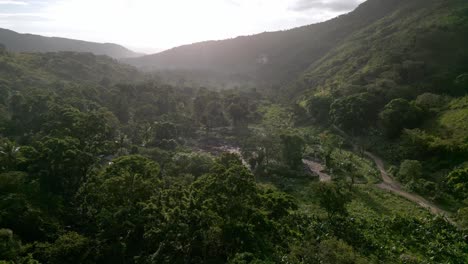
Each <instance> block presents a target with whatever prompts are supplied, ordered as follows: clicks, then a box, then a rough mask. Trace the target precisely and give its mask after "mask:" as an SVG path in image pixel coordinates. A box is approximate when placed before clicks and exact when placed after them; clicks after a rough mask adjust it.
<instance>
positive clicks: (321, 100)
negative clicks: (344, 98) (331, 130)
mask: <svg viewBox="0 0 468 264" xmlns="http://www.w3.org/2000/svg"><path fill="white" fill-rule="evenodd" d="M331 103H332V100H331V98H330V97H326V96H312V97H311V98H309V99H308V100H307V102H306V109H307V113H308V114H309V116H310V117H311V118H312V119H313V120H314V121H315V122H317V123H326V122H328V118H329V113H330V105H331Z"/></svg>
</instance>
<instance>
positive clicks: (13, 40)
mask: <svg viewBox="0 0 468 264" xmlns="http://www.w3.org/2000/svg"><path fill="white" fill-rule="evenodd" d="M0 43H1V44H3V45H5V47H6V48H7V49H8V50H10V51H13V52H58V51H74V52H90V53H93V54H96V55H107V56H109V57H112V58H116V59H121V58H130V57H137V56H140V55H141V54H139V53H136V52H133V51H131V50H129V49H127V48H125V47H123V46H120V45H117V44H112V43H96V42H88V41H82V40H75V39H66V38H57V37H43V36H39V35H32V34H20V33H17V32H15V31H11V30H8V29H2V28H0Z"/></svg>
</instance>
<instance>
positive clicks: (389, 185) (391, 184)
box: [364, 151, 454, 224]
mask: <svg viewBox="0 0 468 264" xmlns="http://www.w3.org/2000/svg"><path fill="white" fill-rule="evenodd" d="M364 154H365V155H366V156H368V157H369V158H371V159H372V160H373V161H374V162H375V164H376V165H377V168H378V169H379V171H380V175H381V176H382V180H383V182H382V183H380V184H377V187H378V188H380V189H382V190H387V191H389V192H392V193H395V194H397V195H399V196H402V197H404V198H406V199H408V200H410V201H412V202H415V203H417V204H418V205H419V206H421V207H424V208H426V209H428V210H429V211H430V212H431V213H432V214H435V215H441V216H443V217H445V218H446V219H447V221H449V222H450V223H452V224H453V223H454V222H453V221H452V220H451V219H450V218H449V216H450V214H449V213H448V212H447V211H445V210H443V209H441V208H440V207H438V206H436V205H435V204H433V203H431V202H429V201H428V200H426V199H424V198H423V197H421V196H420V195H417V194H414V193H409V192H407V191H405V190H403V188H402V186H401V184H400V183H398V182H396V181H395V180H394V179H393V178H392V177H391V176H390V175H388V173H387V171H386V170H385V166H384V162H383V161H382V159H380V158H379V157H377V156H376V155H374V154H372V153H370V152H367V151H365V152H364Z"/></svg>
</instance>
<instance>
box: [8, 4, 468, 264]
mask: <svg viewBox="0 0 468 264" xmlns="http://www.w3.org/2000/svg"><path fill="white" fill-rule="evenodd" d="M467 11H468V4H467V3H466V2H465V1H462V0H448V1H441V0H430V1H427V0H424V1H423V0H411V1H407V0H405V1H403V0H392V1H377V0H370V1H368V2H366V3H364V4H363V5H361V6H360V7H359V8H358V9H357V10H356V11H355V12H352V13H350V14H348V15H345V16H343V17H340V18H337V19H334V20H332V21H329V22H326V23H322V24H318V25H314V26H310V27H304V28H300V29H295V30H291V31H285V32H281V33H278V35H276V34H275V33H265V34H262V35H260V36H254V37H249V38H245V39H244V38H239V39H234V40H230V41H227V43H231V44H232V45H233V47H236V48H234V49H236V50H237V51H239V52H240V51H241V50H242V48H241V47H237V45H238V42H242V41H243V40H245V41H246V43H250V42H252V43H250V44H249V45H252V46H251V47H253V48H249V49H248V50H251V51H252V52H253V53H255V52H256V51H257V50H258V49H260V48H262V47H263V46H264V44H262V43H264V42H267V43H271V46H269V47H270V48H271V51H275V53H272V54H282V55H281V56H280V55H278V57H277V58H276V57H275V59H278V60H279V61H280V62H281V61H282V62H283V63H276V61H275V63H274V64H273V63H272V65H275V66H271V67H270V65H268V66H267V65H265V67H264V68H262V69H261V70H259V69H257V68H256V67H253V68H254V69H252V67H249V65H247V66H246V65H244V64H243V62H244V59H245V60H246V57H248V58H250V59H251V58H252V56H251V55H252V53H250V52H246V53H242V52H241V53H242V56H239V57H238V60H233V59H232V58H227V57H229V56H236V54H237V53H232V54H230V53H229V50H225V49H224V48H223V47H224V46H223V45H224V44H223V43H226V42H223V41H221V42H219V43H218V42H215V43H205V44H198V45H195V46H186V47H182V48H179V49H174V50H172V51H168V52H167V53H164V54H162V55H158V56H157V57H158V58H159V59H161V56H162V58H164V57H165V56H169V55H171V54H173V53H177V52H178V51H180V50H189V51H190V52H189V53H188V54H185V55H184V56H185V57H187V60H189V62H187V65H186V66H187V67H189V68H190V67H193V65H192V64H191V62H190V61H191V60H193V61H196V62H197V63H198V62H199V61H198V59H197V58H198V54H201V53H203V52H200V50H204V49H205V48H206V49H208V47H213V46H214V47H215V48H214V50H213V51H212V53H210V54H211V55H210V56H215V57H216V56H218V55H219V56H220V57H219V58H218V59H217V61H215V62H213V63H212V65H210V66H211V67H215V68H217V69H219V70H220V71H227V70H230V67H232V65H237V67H240V68H241V69H242V71H246V72H247V73H249V74H252V75H257V76H256V77H258V79H256V81H260V82H259V83H262V81H261V80H265V79H264V78H265V76H267V77H268V76H273V75H274V76H275V78H273V77H272V78H271V82H268V83H263V84H264V85H261V84H257V85H259V87H258V89H257V88H250V86H252V84H253V83H255V82H250V81H251V79H249V78H247V80H246V83H248V84H249V85H245V86H242V87H235V88H232V89H231V88H228V87H224V86H223V87H222V86H220V87H216V88H218V89H212V87H209V88H206V87H190V85H188V83H190V82H189V81H186V80H184V79H183V78H182V77H181V79H180V80H179V81H180V82H175V84H174V83H173V85H168V84H166V83H164V82H163V81H162V80H165V79H166V78H173V77H174V76H178V75H177V74H178V73H177V74H176V73H174V74H175V75H170V74H169V77H168V76H167V75H164V74H165V73H164V72H160V73H159V74H162V75H164V76H157V75H152V74H144V73H141V72H139V71H138V70H136V69H135V68H133V67H131V66H128V65H124V64H120V63H118V62H117V61H115V60H113V59H110V58H109V57H105V56H96V55H92V54H82V53H75V52H59V53H11V52H7V51H6V50H5V49H3V48H1V49H0V263H52V264H54V263H57V264H58V263H135V264H145V263H195V264H196V263H236V264H241V263H242V264H247V263H263V264H266V263H291V264H305V263H330V264H331V263H338V264H339V263H453V264H458V263H460V264H463V263H467V262H468V241H467V240H466V237H467V232H468V221H467V219H468V196H467V193H468V163H467V160H468V134H467V133H466V132H467V131H468V128H467V125H468V119H467V118H468V101H467V99H468V97H467V96H466V91H467V89H466V88H467V87H468V86H467V85H468V78H467V72H468V68H467V64H466V62H467V61H468V60H467V58H468V53H466V49H465V48H464V47H466V45H467V44H468V39H467V38H466V36H468V34H465V33H467V32H468V31H467V29H468V28H467V26H468V19H467V15H468V12H467ZM366 15H369V16H366ZM312 35H313V37H312ZM294 36H296V37H297V36H301V37H300V38H299V39H296V41H297V43H302V42H305V43H309V42H311V43H312V42H313V43H314V44H313V45H310V47H309V48H304V49H298V48H297V47H296V46H294V45H292V46H291V43H290V42H288V41H278V40H276V41H274V40H275V39H276V38H277V37H278V38H279V39H282V38H283V37H284V38H285V39H287V40H291V41H292V40H293V39H294V38H293V37H294ZM258 39H261V40H262V41H259V42H257V40H258ZM448 39H450V41H447V40H448ZM254 40H255V41H254ZM314 40H322V42H318V41H314ZM236 43H237V44H236ZM317 43H323V46H320V45H319V44H317ZM204 45H206V46H207V47H205V46H204ZM246 45H247V44H246ZM249 45H247V46H249ZM257 45H258V47H257ZM283 45H284V46H283ZM317 45H319V46H317ZM200 47H202V48H200ZM284 47H288V49H287V50H288V52H283V51H284V50H285V49H286V48H284ZM218 50H220V51H222V54H220V53H219V52H220V51H218ZM262 50H263V48H262ZM297 50H298V51H301V52H304V56H302V57H301V56H300V55H301V52H297V53H296V51H297ZM290 51H293V53H294V54H296V55H297V56H299V57H301V59H298V58H297V56H296V55H292V54H291V53H289V52H290ZM190 54H192V55H190ZM194 54H195V55H197V56H195V55H194ZM221 55H223V56H221ZM171 56H172V55H171ZM180 56H182V55H180ZM184 56H183V57H184ZM226 56H227V57H226ZM142 60H145V59H142ZM226 60H227V61H230V63H228V64H224V62H225V61H226ZM163 61H164V60H163ZM176 61H177V60H176ZM169 65H170V63H169ZM309 65H310V67H309V68H307V66H309ZM243 66H245V67H243ZM200 67H201V68H203V63H200V65H199V67H194V68H195V69H194V71H196V70H197V69H198V68H200ZM306 68H307V70H306V71H305V72H304V73H303V75H301V77H300V78H299V80H297V82H295V83H294V84H292V85H290V86H287V85H284V86H281V88H278V87H277V86H276V85H275V84H277V81H278V80H279V79H280V80H282V81H281V82H288V81H289V80H290V78H292V77H291V76H293V75H296V74H298V73H300V72H302V70H305V69H306ZM286 69H288V70H286ZM256 70H258V71H256ZM233 72H234V73H235V72H236V71H233ZM278 72H280V73H278ZM207 78H208V77H207ZM276 78H278V79H276ZM267 79H268V78H267ZM208 81H210V80H208ZM192 84H193V83H192ZM286 88H288V89H290V90H287V92H285V91H286V90H285V89H286ZM377 155H378V156H381V157H383V158H384V161H381V160H380V159H379V158H378V156H377ZM400 185H401V186H400ZM415 193H417V194H419V195H421V196H423V197H424V198H422V197H421V196H419V195H416V194H415ZM411 198H412V199H411ZM415 201H416V202H415ZM420 201H422V202H420ZM420 204H423V205H430V206H429V207H430V208H431V209H433V210H432V211H430V210H426V209H424V208H422V207H421V206H420ZM442 209H444V210H442ZM445 211H446V212H445ZM435 212H442V213H444V214H446V215H438V214H436V213H435Z"/></svg>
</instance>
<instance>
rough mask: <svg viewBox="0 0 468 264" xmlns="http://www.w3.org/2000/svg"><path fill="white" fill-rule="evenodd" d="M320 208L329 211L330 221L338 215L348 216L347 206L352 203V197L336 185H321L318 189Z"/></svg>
mask: <svg viewBox="0 0 468 264" xmlns="http://www.w3.org/2000/svg"><path fill="white" fill-rule="evenodd" d="M317 196H318V200H319V204H320V206H321V207H322V208H323V209H325V211H327V215H328V218H329V219H333V217H335V216H336V215H346V214H347V210H346V204H348V203H349V202H351V199H350V195H349V194H348V193H347V192H346V191H344V190H343V189H342V188H341V187H340V186H339V185H337V184H336V183H320V184H319V185H318V189H317Z"/></svg>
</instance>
